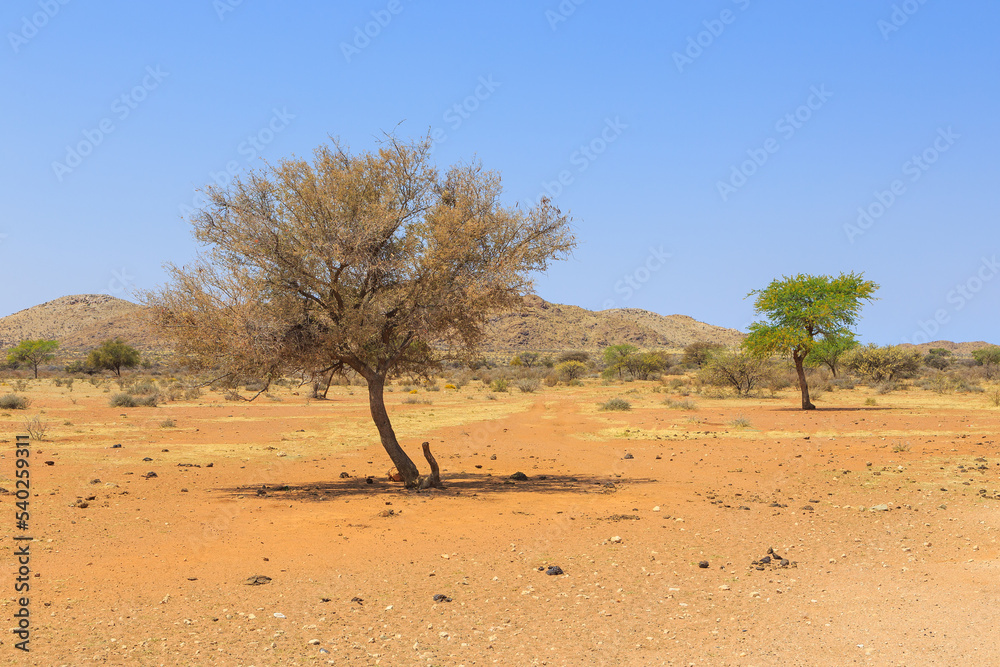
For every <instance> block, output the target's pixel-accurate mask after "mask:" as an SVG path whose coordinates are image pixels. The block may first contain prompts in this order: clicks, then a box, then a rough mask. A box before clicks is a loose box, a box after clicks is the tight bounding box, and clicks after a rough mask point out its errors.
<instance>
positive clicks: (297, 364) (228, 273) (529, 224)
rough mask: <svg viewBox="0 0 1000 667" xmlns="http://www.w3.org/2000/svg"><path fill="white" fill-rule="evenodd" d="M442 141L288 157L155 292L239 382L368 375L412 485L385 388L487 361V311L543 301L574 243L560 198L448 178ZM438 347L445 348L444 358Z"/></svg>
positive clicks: (481, 179) (497, 182)
mask: <svg viewBox="0 0 1000 667" xmlns="http://www.w3.org/2000/svg"><path fill="white" fill-rule="evenodd" d="M430 151H431V142H430V140H429V138H426V139H424V140H421V141H417V142H405V143H404V142H401V141H398V140H397V139H396V138H395V137H392V136H389V137H387V138H386V139H385V140H384V141H383V142H382V143H381V145H380V146H379V147H378V149H377V150H375V151H371V152H366V153H361V154H352V153H351V152H350V151H349V150H348V149H347V148H346V147H344V146H342V145H340V144H338V143H337V142H336V141H334V142H333V144H332V145H327V146H320V147H319V148H317V149H316V151H315V152H314V158H313V160H312V161H311V162H309V161H306V160H302V159H299V158H291V159H288V160H282V161H280V162H278V163H277V164H276V165H273V166H271V165H269V166H267V167H265V168H264V169H263V170H262V171H259V172H253V173H251V174H249V175H247V176H245V177H237V178H234V179H233V180H232V181H231V182H230V183H229V185H228V186H227V187H226V188H224V189H222V188H215V187H211V186H210V187H208V188H207V189H206V194H207V199H208V204H207V205H206V206H205V208H203V209H202V210H200V211H198V212H196V213H195V214H194V216H193V219H192V220H191V223H192V226H193V227H194V236H195V238H196V239H197V240H198V241H199V242H200V243H202V244H203V245H204V246H205V251H204V252H203V254H202V255H201V256H200V257H199V259H198V260H197V261H196V262H194V263H193V264H192V265H191V266H186V267H181V268H178V267H176V266H169V267H168V269H167V270H168V273H169V274H170V282H169V284H168V285H167V286H165V287H163V288H162V289H160V290H158V291H156V292H153V293H149V294H147V295H146V299H145V301H146V303H147V304H148V305H149V306H150V308H149V313H150V316H151V318H152V319H153V321H154V323H155V324H156V325H158V326H159V327H160V328H161V330H162V331H163V333H164V334H166V335H169V336H170V337H171V338H173V339H174V342H175V346H176V348H177V350H178V352H179V353H181V354H183V355H189V356H188V358H191V359H193V360H195V361H196V362H198V363H199V364H200V365H201V366H202V367H206V368H218V369H220V376H221V377H220V382H225V383H228V384H230V385H234V384H237V383H239V382H241V381H242V382H246V381H247V380H249V379H259V380H261V381H262V382H263V383H264V387H265V388H266V386H267V383H268V382H270V381H272V380H273V379H275V378H278V377H281V376H282V375H283V374H288V373H297V372H305V373H315V374H317V375H323V374H328V373H332V372H337V373H343V374H350V375H354V374H356V375H357V376H360V377H361V378H363V379H364V380H365V382H366V384H367V385H368V404H369V410H370V413H371V417H372V421H373V423H374V425H375V428H376V429H377V431H378V434H379V438H380V440H381V442H382V446H383V448H384V449H385V451H386V453H387V454H388V456H389V458H390V459H392V462H393V464H394V465H395V466H396V469H397V470H398V471H399V474H400V476H401V477H402V481H403V483H404V484H405V485H406V486H407V487H409V488H413V487H428V486H431V487H432V486H439V485H440V476H439V473H438V467H437V463H436V462H435V461H434V459H433V457H432V456H431V454H430V449H429V445H425V446H424V451H423V453H424V456H425V458H426V459H427V461H428V463H429V464H430V466H431V474H430V475H429V476H427V477H421V476H420V474H419V471H418V469H417V466H416V465H415V464H414V463H413V460H412V459H411V458H410V457H409V456H408V455H407V454H406V452H405V451H404V450H403V448H402V447H401V446H400V444H399V442H398V440H397V437H396V432H395V430H394V429H393V427H392V423H391V421H390V419H389V414H388V411H387V410H386V405H385V397H384V391H385V384H386V381H387V379H388V378H390V377H398V376H399V375H405V374H429V373H431V372H432V371H434V370H437V369H438V368H439V367H440V365H441V360H442V358H443V357H444V356H446V355H450V356H452V357H454V356H461V357H463V358H465V359H471V358H474V355H475V351H476V349H477V347H478V346H479V344H480V342H481V341H482V339H483V337H484V335H485V334H484V327H485V326H486V323H487V319H488V317H489V315H491V314H492V313H494V312H496V311H502V310H508V309H512V308H514V307H516V306H518V305H520V304H521V303H522V302H523V298H524V295H525V294H528V293H530V292H531V288H532V280H531V276H532V275H535V274H537V272H540V271H544V270H545V269H546V268H547V267H548V265H549V262H551V261H552V260H554V259H559V258H562V257H565V256H567V255H568V254H569V252H570V251H571V250H572V248H573V246H574V245H575V240H574V238H573V233H572V229H571V227H570V219H569V217H568V216H567V215H564V214H563V213H562V212H561V211H560V210H559V209H558V208H557V207H555V206H554V205H553V204H552V203H551V202H550V201H549V200H548V199H547V198H543V199H541V200H540V201H539V202H538V204H537V205H535V206H531V207H517V206H512V205H507V204H505V203H503V199H504V198H503V187H502V183H501V178H500V175H499V174H497V173H496V172H492V171H488V170H485V169H484V168H483V167H482V166H481V165H480V164H478V163H471V164H459V165H456V166H454V167H451V168H450V169H448V170H447V171H446V172H443V173H441V172H439V171H438V170H437V168H436V167H435V166H434V165H433V164H432V163H431V161H430ZM435 345H439V346H444V347H447V348H448V351H447V353H438V352H436V350H435V347H434V346H435Z"/></svg>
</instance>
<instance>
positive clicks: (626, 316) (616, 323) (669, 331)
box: [483, 296, 743, 352]
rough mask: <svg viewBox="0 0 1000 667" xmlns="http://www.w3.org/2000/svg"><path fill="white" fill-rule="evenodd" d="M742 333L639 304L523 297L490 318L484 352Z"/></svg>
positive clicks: (669, 345)
mask: <svg viewBox="0 0 1000 667" xmlns="http://www.w3.org/2000/svg"><path fill="white" fill-rule="evenodd" d="M742 339H743V334H741V333H740V332H739V331H736V330H735V329H725V328H723V327H717V326H712V325H711V324H705V323H703V322H698V321H697V320H694V319H692V318H690V317H688V316H686V315H658V314H656V313H653V312H650V311H648V310H640V309H638V308H614V309H610V310H600V311H592V310H586V309H584V308H580V307H579V306H563V305H559V304H554V303H549V302H547V301H545V300H544V299H542V298H540V297H537V296H528V297H525V299H524V301H523V305H522V306H521V308H519V309H517V310H515V311H514V312H509V313H502V314H498V315H495V316H493V317H492V318H490V321H489V324H488V325H487V327H486V342H485V344H484V346H483V347H484V351H485V352H500V351H505V352H506V351H511V352H516V351H521V350H525V351H527V350H537V351H543V350H551V351H555V350H591V351H593V350H598V349H600V348H603V347H607V346H608V345H617V344H619V343H630V344H632V345H635V346H637V347H640V348H665V349H670V350H680V349H681V348H683V347H685V346H686V345H688V344H689V343H693V342H694V341H696V340H705V341H710V342H713V343H722V344H724V345H732V344H735V343H739V342H740V341H741V340H742Z"/></svg>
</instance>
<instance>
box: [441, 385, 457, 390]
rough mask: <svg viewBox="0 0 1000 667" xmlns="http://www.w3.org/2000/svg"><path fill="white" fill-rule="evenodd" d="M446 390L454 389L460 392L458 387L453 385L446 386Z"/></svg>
mask: <svg viewBox="0 0 1000 667" xmlns="http://www.w3.org/2000/svg"><path fill="white" fill-rule="evenodd" d="M444 388H445V389H454V390H456V391H458V387H456V386H455V385H453V384H446V385H445V386H444Z"/></svg>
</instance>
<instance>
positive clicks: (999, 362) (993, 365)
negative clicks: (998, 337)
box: [972, 345, 1000, 378]
mask: <svg viewBox="0 0 1000 667" xmlns="http://www.w3.org/2000/svg"><path fill="white" fill-rule="evenodd" d="M972 358H973V359H975V361H976V364H977V365H979V366H982V367H983V369H984V370H985V371H986V377H988V378H990V377H993V376H994V375H996V374H997V369H1000V345H990V346H989V347H981V348H979V349H978V350H973V351H972Z"/></svg>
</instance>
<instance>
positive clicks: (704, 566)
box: [698, 560, 708, 570]
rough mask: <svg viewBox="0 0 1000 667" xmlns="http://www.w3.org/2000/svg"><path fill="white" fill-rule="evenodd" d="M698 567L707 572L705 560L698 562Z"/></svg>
mask: <svg viewBox="0 0 1000 667" xmlns="http://www.w3.org/2000/svg"><path fill="white" fill-rule="evenodd" d="M698 567H700V568H701V569H703V570H707V569H708V561H707V560H701V561H698Z"/></svg>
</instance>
